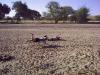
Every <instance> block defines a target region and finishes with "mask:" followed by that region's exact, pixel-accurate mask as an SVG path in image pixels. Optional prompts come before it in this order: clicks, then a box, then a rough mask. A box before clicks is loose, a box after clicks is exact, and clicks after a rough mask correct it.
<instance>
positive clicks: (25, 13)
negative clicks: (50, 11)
mask: <svg viewBox="0 0 100 75" xmlns="http://www.w3.org/2000/svg"><path fill="white" fill-rule="evenodd" d="M13 10H15V11H16V15H17V18H20V17H23V19H39V18H40V17H41V15H40V13H39V12H38V11H36V10H31V9H29V8H28V6H27V5H26V4H25V3H22V2H21V1H16V2H14V4H13Z"/></svg>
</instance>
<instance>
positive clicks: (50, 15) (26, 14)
mask: <svg viewBox="0 0 100 75" xmlns="http://www.w3.org/2000/svg"><path fill="white" fill-rule="evenodd" d="M46 8H47V10H48V11H47V12H43V15H42V16H41V14H40V13H39V12H38V11H37V10H33V9H30V8H28V6H27V4H26V3H22V2H21V1H16V2H14V3H13V6H12V10H15V12H16V14H15V16H13V17H9V16H7V17H5V14H9V12H10V10H11V8H10V7H9V6H7V5H6V4H1V3H0V19H5V20H6V22H8V20H11V21H10V22H12V23H14V22H15V21H16V23H20V21H21V20H37V21H38V20H48V21H49V20H50V21H51V20H52V21H54V23H58V22H59V21H62V22H63V23H65V22H66V21H67V22H69V23H87V22H88V21H89V20H96V21H100V15H97V16H95V17H94V19H92V18H91V17H90V18H89V16H90V14H89V9H88V8H87V7H80V8H79V9H77V10H74V9H73V8H72V7H71V6H61V5H60V4H59V3H58V2H56V1H50V2H49V3H48V4H47V5H46Z"/></svg>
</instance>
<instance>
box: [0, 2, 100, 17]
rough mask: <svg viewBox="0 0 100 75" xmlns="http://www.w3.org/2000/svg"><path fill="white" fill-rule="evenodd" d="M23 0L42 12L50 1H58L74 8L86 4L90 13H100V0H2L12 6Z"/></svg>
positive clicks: (11, 14) (12, 13)
mask: <svg viewBox="0 0 100 75" xmlns="http://www.w3.org/2000/svg"><path fill="white" fill-rule="evenodd" d="M15 1H22V2H24V3H26V4H27V5H28V7H29V8H30V9H34V10H37V11H39V12H40V13H41V14H42V12H44V11H46V10H47V9H46V5H47V4H48V2H50V1H57V2H59V4H60V5H61V6H72V7H73V8H74V9H78V8H80V7H82V6H86V7H88V8H89V9H90V14H92V15H100V0H0V2H1V3H3V4H7V5H8V6H10V7H12V5H13V2H15ZM14 13H15V12H14V11H11V12H10V14H9V15H10V16H13V15H14Z"/></svg>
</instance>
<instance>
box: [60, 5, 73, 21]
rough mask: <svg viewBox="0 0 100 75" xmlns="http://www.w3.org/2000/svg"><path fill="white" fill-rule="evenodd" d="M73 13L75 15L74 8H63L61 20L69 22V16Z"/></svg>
mask: <svg viewBox="0 0 100 75" xmlns="http://www.w3.org/2000/svg"><path fill="white" fill-rule="evenodd" d="M73 13H74V10H73V8H72V7H70V6H63V7H61V11H60V18H61V20H63V21H65V20H68V15H70V14H73Z"/></svg>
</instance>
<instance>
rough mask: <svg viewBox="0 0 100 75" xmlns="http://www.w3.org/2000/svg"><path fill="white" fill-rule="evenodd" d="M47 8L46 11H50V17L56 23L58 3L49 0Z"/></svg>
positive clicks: (58, 10)
mask: <svg viewBox="0 0 100 75" xmlns="http://www.w3.org/2000/svg"><path fill="white" fill-rule="evenodd" d="M47 8H48V13H50V16H51V18H52V19H54V20H55V23H58V21H59V15H60V5H59V3H58V2H55V1H51V2H49V3H48V4H47Z"/></svg>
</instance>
